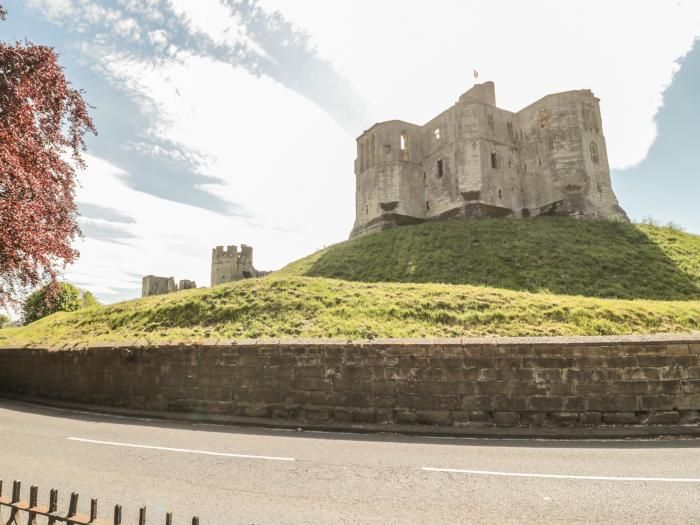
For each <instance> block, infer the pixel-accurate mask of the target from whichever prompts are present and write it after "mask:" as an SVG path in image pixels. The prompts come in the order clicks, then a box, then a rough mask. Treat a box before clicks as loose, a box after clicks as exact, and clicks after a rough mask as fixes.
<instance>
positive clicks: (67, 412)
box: [0, 399, 700, 449]
mask: <svg viewBox="0 0 700 525" xmlns="http://www.w3.org/2000/svg"><path fill="white" fill-rule="evenodd" d="M0 410H8V411H11V412H19V413H23V414H31V415H34V416H40V417H43V418H56V419H63V420H66V419H71V420H75V421H83V422H93V423H110V424H114V425H125V426H140V427H152V428H160V429H174V430H193V431H195V430H196V431H198V432H212V433H219V434H244V435H252V436H256V435H257V436H275V437H289V438H293V439H294V438H304V439H319V440H334V441H365V442H396V443H409V444H410V443H415V444H430V445H449V446H455V445H461V446H465V447H510V448H519V447H521V448H523V447H527V448H533V447H537V448H591V449H655V448H656V449H661V448H700V438H697V437H683V436H674V437H663V438H597V439H591V438H581V439H560V438H514V437H503V438H500V437H497V436H495V437H460V436H457V437H451V436H420V435H406V434H396V433H390V432H362V431H358V432H340V431H321V430H305V429H293V428H292V429H290V428H261V427H256V426H243V425H226V424H213V423H200V422H186V421H175V420H167V419H153V418H147V417H136V416H127V415H114V414H106V413H98V412H92V411H89V410H88V409H86V410H77V409H69V408H57V407H49V406H41V405H37V404H33V403H28V402H24V401H14V400H8V399H0ZM0 426H2V416H0ZM426 428H427V427H426ZM493 431H494V433H497V432H498V429H493Z"/></svg>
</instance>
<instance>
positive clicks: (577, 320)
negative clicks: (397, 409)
mask: <svg viewBox="0 0 700 525" xmlns="http://www.w3.org/2000/svg"><path fill="white" fill-rule="evenodd" d="M693 331H700V301H648V300H635V301H630V300H619V299H598V298H585V297H580V296H579V297H575V296H559V295H549V294H531V293H527V292H514V291H510V290H499V289H494V288H487V287H475V286H469V285H446V284H407V283H360V282H351V281H341V280H335V279H324V278H312V277H293V276H292V277H283V276H274V275H271V276H268V277H265V278H262V279H252V280H247V281H239V282H235V283H228V284H224V285H221V286H217V287H215V288H209V289H206V288H204V289H198V290H185V291H182V292H177V293H174V294H170V295H162V296H154V297H147V298H145V299H140V300H134V301H128V302H124V303H120V304H115V305H111V306H106V307H102V308H91V309H85V310H80V311H77V312H70V313H59V314H54V315H52V316H49V317H47V318H44V319H41V320H39V321H37V322H34V323H32V324H30V325H28V326H24V327H21V328H6V329H2V330H0V346H24V345H48V346H54V347H58V346H62V345H68V346H76V345H86V344H91V343H99V342H119V341H122V342H123V341H126V342H138V343H141V344H150V343H157V342H161V341H163V342H164V341H171V342H172V341H177V342H180V341H190V342H192V341H201V340H206V339H237V338H277V337H280V338H296V337H304V338H306V337H323V338H340V339H355V338H374V337H453V336H477V335H514V336H515V335H519V336H523V335H530V336H535V335H596V334H633V333H659V332H693Z"/></svg>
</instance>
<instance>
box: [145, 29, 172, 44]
mask: <svg viewBox="0 0 700 525" xmlns="http://www.w3.org/2000/svg"><path fill="white" fill-rule="evenodd" d="M148 39H149V40H150V41H151V43H152V44H155V45H158V46H164V45H165V44H167V43H168V34H167V33H166V32H165V31H164V30H162V29H156V30H155V31H151V32H150V33H148Z"/></svg>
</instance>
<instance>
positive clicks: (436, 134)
mask: <svg viewBox="0 0 700 525" xmlns="http://www.w3.org/2000/svg"><path fill="white" fill-rule="evenodd" d="M433 137H435V140H440V128H435V129H434V130H433Z"/></svg>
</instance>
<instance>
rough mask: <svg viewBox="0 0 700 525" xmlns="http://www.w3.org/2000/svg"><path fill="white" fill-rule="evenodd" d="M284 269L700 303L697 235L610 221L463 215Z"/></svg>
mask: <svg viewBox="0 0 700 525" xmlns="http://www.w3.org/2000/svg"><path fill="white" fill-rule="evenodd" d="M283 273H284V274H287V275H293V274H295V275H305V276H311V277H331V278H335V279H344V280H349V281H364V282H412V283H449V284H472V285H483V286H489V287H494V288H506V289H510V290H520V291H529V292H545V293H547V292H548V293H553V294H565V295H585V296H588V297H610V298H619V299H661V300H689V299H700V236H697V235H692V234H688V233H683V232H680V231H678V230H674V229H670V228H663V227H658V226H651V225H634V224H625V223H616V222H609V221H580V220H573V219H564V218H561V219H556V218H542V219H530V220H507V219H490V220H489V219H483V220H469V219H462V220H452V221H444V222H433V223H426V224H422V225H418V226H411V227H402V228H394V229H391V230H385V231H381V232H377V233H374V234H370V235H365V236H362V237H358V238H356V239H352V240H350V241H346V242H343V243H340V244H337V245H334V246H331V247H329V248H327V249H326V250H323V251H321V252H318V253H316V254H314V255H312V256H310V257H307V258H306V259H302V260H301V261H297V262H296V263H293V264H291V265H290V266H288V267H287V268H286V269H285V270H283Z"/></svg>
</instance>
